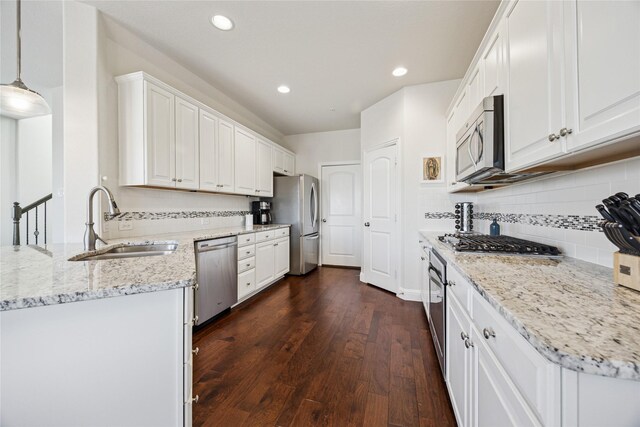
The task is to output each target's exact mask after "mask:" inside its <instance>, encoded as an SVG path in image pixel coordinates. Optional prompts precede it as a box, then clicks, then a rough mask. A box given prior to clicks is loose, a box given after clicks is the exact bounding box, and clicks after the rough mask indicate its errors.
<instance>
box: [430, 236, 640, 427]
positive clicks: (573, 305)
mask: <svg viewBox="0 0 640 427" xmlns="http://www.w3.org/2000/svg"><path fill="white" fill-rule="evenodd" d="M421 237H422V240H423V245H424V246H427V247H431V248H433V249H435V251H436V252H437V253H438V254H439V255H440V256H441V257H442V258H443V259H444V260H445V261H446V263H447V280H448V281H449V283H448V286H447V291H446V292H447V295H446V305H447V331H448V332H449V333H450V334H448V335H447V339H449V338H451V339H450V340H448V341H449V342H448V343H447V353H448V354H447V360H448V361H449V362H450V365H449V366H448V368H447V369H448V372H451V370H452V369H454V368H455V369H458V368H459V367H454V366H453V365H455V364H456V362H455V360H456V356H457V352H458V350H460V351H462V352H464V351H466V350H468V349H469V348H471V353H469V360H468V363H469V372H470V374H469V380H470V381H471V384H472V383H474V382H475V383H476V385H477V381H480V380H481V379H482V375H479V374H482V373H483V372H482V371H484V372H485V373H486V372H489V370H487V369H486V366H488V365H489V364H488V362H487V360H494V361H495V362H496V366H499V369H500V370H501V371H502V372H503V373H505V374H506V375H504V377H505V378H506V379H507V382H509V383H510V384H511V385H512V387H511V388H510V389H512V391H513V395H515V396H516V397H517V399H516V398H514V399H512V401H514V402H517V401H521V402H520V403H521V404H514V405H512V407H511V409H510V410H508V409H509V408H506V409H505V408H503V409H505V411H506V413H511V414H512V415H513V414H517V413H518V412H519V411H518V410H515V409H513V408H514V407H516V406H518V405H519V406H522V407H523V408H524V410H523V411H520V412H521V413H522V414H524V415H523V417H522V418H518V416H517V415H513V416H514V417H515V418H516V419H518V420H519V421H520V422H523V423H525V424H529V422H526V421H522V420H530V421H531V422H532V423H533V424H535V423H542V424H547V425H555V424H562V425H580V426H591V425H593V426H597V425H617V426H623V425H637V423H638V421H639V420H640V409H639V408H640V340H638V337H639V336H640V326H639V325H640V293H638V292H635V291H633V290H631V289H627V288H624V287H620V286H617V285H615V284H614V283H613V280H612V277H613V275H612V271H611V269H608V268H605V267H601V266H598V265H595V264H591V263H587V262H583V261H579V260H575V259H572V258H567V257H559V258H548V257H522V256H512V255H493V254H474V253H459V252H455V251H453V250H452V249H451V248H450V247H449V246H447V245H446V244H444V243H443V242H441V241H440V240H439V239H438V238H437V234H436V233H431V232H422V233H421ZM457 326H461V327H462V332H464V333H465V334H469V335H470V336H471V337H472V338H471V339H470V340H469V341H468V342H466V341H464V342H462V341H461V342H460V344H464V345H459V344H458V342H457V341H458V340H459V337H457V338H456V337H455V336H454V335H456V334H454V333H453V332H454V330H455V328H456V327H457ZM473 337H475V339H473ZM465 345H468V347H466V348H465ZM487 355H490V356H487ZM483 358H484V359H483ZM474 360H475V362H474ZM478 360H480V365H478V366H479V367H478V366H476V368H477V369H476V370H475V371H477V372H475V373H474V369H473V365H474V363H476V364H477V361H478ZM483 365H484V366H485V368H482V366H483ZM474 376H475V378H473V377H474ZM452 377H453V378H447V383H448V386H449V390H450V394H451V395H452V404H453V406H454V409H455V408H456V405H457V406H458V408H457V411H456V412H457V416H458V417H459V418H460V419H459V423H460V424H461V425H467V424H469V423H470V422H476V421H479V420H480V419H482V414H481V412H482V405H480V409H478V408H473V405H472V404H469V406H468V407H465V405H466V404H465V403H462V402H460V401H459V400H460V399H459V398H458V399H457V400H458V402H456V394H457V395H458V396H463V395H466V394H465V393H464V392H460V390H454V389H457V388H459V387H458V386H457V385H456V384H454V383H455V381H456V373H455V372H454V373H452ZM492 381H493V382H494V383H497V381H495V378H492ZM469 387H470V389H469V390H468V395H467V397H468V398H469V401H470V402H473V400H474V397H473V393H472V390H471V388H473V387H475V386H471V385H470V386H469ZM505 390H509V387H506V386H505V387H504V388H503V389H502V390H501V391H500V392H499V393H497V394H502V396H503V398H502V401H503V402H505V401H509V399H508V398H506V397H504V396H507V395H510V392H508V391H505ZM485 396H486V390H485ZM476 397H477V396H476ZM492 412H493V413H497V412H499V411H498V410H497V409H495V408H494V410H493V411H492ZM527 412H528V413H529V416H527V415H526V413H527Z"/></svg>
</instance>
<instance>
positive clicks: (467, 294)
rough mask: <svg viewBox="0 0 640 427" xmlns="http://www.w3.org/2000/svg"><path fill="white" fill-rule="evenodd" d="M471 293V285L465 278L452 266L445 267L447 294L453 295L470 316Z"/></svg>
mask: <svg viewBox="0 0 640 427" xmlns="http://www.w3.org/2000/svg"><path fill="white" fill-rule="evenodd" d="M472 293H473V287H472V286H471V284H470V283H469V282H467V280H466V279H464V278H463V277H462V276H461V275H460V273H458V271H457V270H454V269H453V267H449V268H447V294H448V295H451V294H453V295H455V297H456V299H457V300H458V302H459V303H460V305H461V306H462V308H463V309H464V311H465V313H467V314H468V315H469V316H470V317H473V316H471V315H472V310H471V300H472V298H471V294H472Z"/></svg>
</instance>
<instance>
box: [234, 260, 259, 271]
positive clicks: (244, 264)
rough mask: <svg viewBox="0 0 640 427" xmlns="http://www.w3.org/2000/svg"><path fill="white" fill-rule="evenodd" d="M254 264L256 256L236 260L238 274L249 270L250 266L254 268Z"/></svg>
mask: <svg viewBox="0 0 640 427" xmlns="http://www.w3.org/2000/svg"><path fill="white" fill-rule="evenodd" d="M255 266H256V257H251V258H247V259H243V260H241V261H238V274H240V273H242V272H244V271H247V270H251V269H252V268H255Z"/></svg>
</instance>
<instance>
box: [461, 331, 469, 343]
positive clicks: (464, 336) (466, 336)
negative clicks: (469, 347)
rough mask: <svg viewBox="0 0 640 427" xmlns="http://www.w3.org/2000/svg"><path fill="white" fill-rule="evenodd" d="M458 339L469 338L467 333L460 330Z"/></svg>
mask: <svg viewBox="0 0 640 427" xmlns="http://www.w3.org/2000/svg"><path fill="white" fill-rule="evenodd" d="M460 339H461V340H462V341H465V340H468V339H469V335H467V334H466V333H465V332H464V331H462V332H460Z"/></svg>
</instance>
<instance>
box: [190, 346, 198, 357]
mask: <svg viewBox="0 0 640 427" xmlns="http://www.w3.org/2000/svg"><path fill="white" fill-rule="evenodd" d="M191 352H192V353H193V355H194V356H197V355H198V353H200V347H196V348H194V349H193V350H191Z"/></svg>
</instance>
